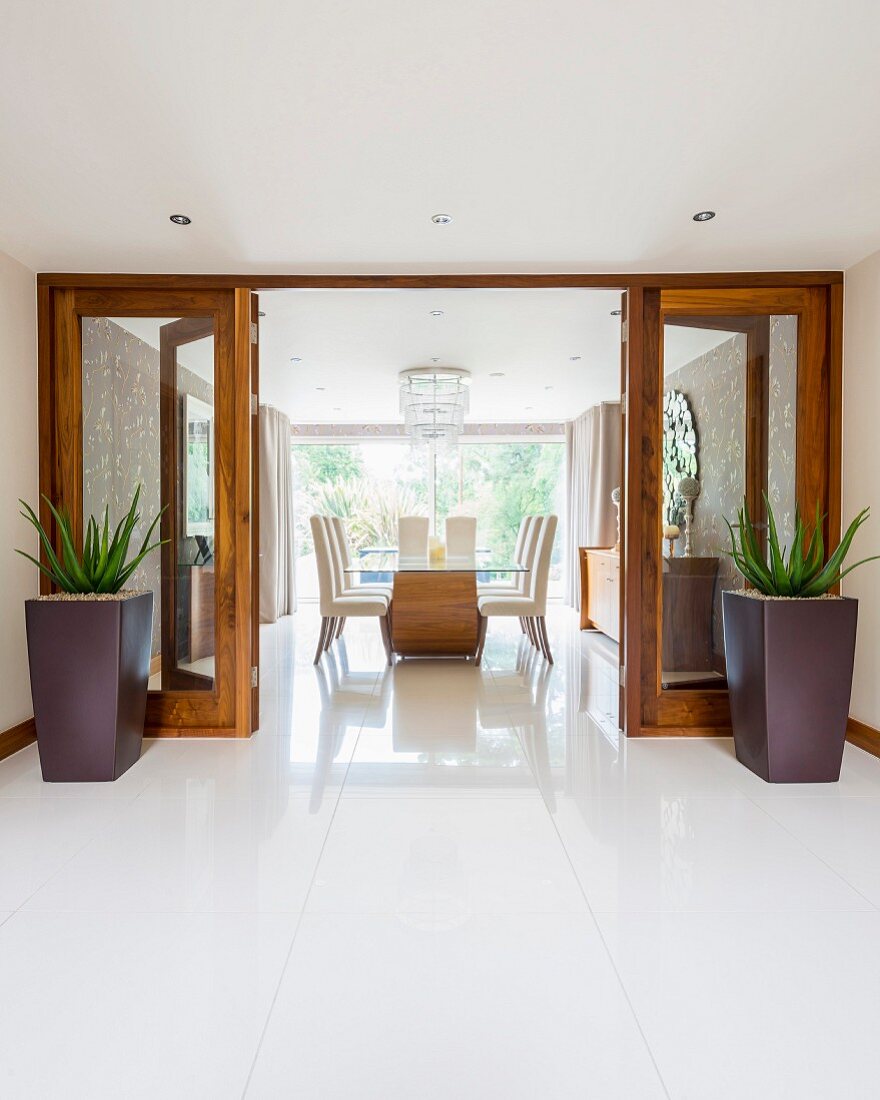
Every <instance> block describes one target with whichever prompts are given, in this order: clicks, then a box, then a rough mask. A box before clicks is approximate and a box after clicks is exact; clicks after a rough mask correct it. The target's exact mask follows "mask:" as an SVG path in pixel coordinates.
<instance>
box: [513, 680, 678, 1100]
mask: <svg viewBox="0 0 880 1100" xmlns="http://www.w3.org/2000/svg"><path fill="white" fill-rule="evenodd" d="M551 674H552V672H551ZM566 703H567V700H566ZM505 709H506V710H507V713H508V717H513V716H512V713H511V711H510V708H509V707H508V705H507V703H506V702H505ZM511 727H512V728H513V729H514V730H515V731H516V736H517V738H518V739H519V742H520V748H521V749H522V751H523V754H524V755H525V757H526V763H527V764H528V766H529V768H530V769H531V770H532V774H533V775H534V769H532V767H531V763H529V759H528V755H527V754H526V752H525V745H524V744H523V742H522V737H521V735H520V732H519V731H520V728H521V727H519V726H517V725H514V724H513V723H511ZM535 781H536V782H537V777H536V778H535ZM539 790H540V787H539ZM541 801H542V803H543V805H544V810H545V811H546V813H547V817H548V818H549V820H550V827H551V828H552V829H553V832H554V833H555V834H556V839H557V840H558V841H559V845H560V847H561V849H562V854H563V857H564V859H565V862H566V863H567V864H568V867H569V869H570V871H571V873H572V875H573V876H574V881H575V882H576V883H577V887H578V890H579V891H580V894H581V896H582V897H583V899H584V904H585V905H586V907H587V913H588V914H589V918H590V920H591V921H592V923H593V927H594V929H595V930H596V934H597V936H598V937H599V941H600V943H601V944H602V948H603V950H604V951H605V955H606V958H607V959H608V963H609V965H610V966H611V969H612V970H613V971H614V976H615V977H616V978H617V983H618V986H619V987H620V991H621V993H622V994H623V998H624V1000H625V1001H626V1004H627V1007H628V1008H629V1011H630V1014H631V1016H632V1020H633V1023H634V1024H635V1026H636V1029H637V1030H638V1033H639V1035H640V1036H641V1038H642V1042H643V1043H644V1046H645V1050H646V1051H647V1054H648V1057H649V1059H650V1060H651V1065H652V1066H653V1067H654V1072H655V1073H656V1074H657V1080H658V1081H659V1082H660V1087H661V1088H662V1089H663V1092H664V1094H665V1096H666V1097H667V1100H671V1094H670V1092H669V1089H668V1088H667V1085H666V1081H665V1080H664V1078H663V1074H662V1073H661V1072H660V1066H659V1064H658V1062H657V1058H656V1057H655V1055H654V1051H653V1050H652V1048H651V1044H650V1043H649V1042H648V1037H647V1035H646V1034H645V1029H644V1028H643V1026H642V1022H641V1020H640V1019H639V1017H638V1013H637V1012H636V1009H635V1005H634V1004H633V1002H632V998H631V997H630V994H629V990H628V989H627V988H626V985H625V983H624V981H623V977H622V975H621V973H620V971H619V970H618V968H617V964H616V963H615V961H614V956H613V955H612V953H611V949H610V948H609V946H608V943H607V941H606V939H605V936H604V934H603V932H602V928H601V926H600V925H599V922H598V920H597V919H596V914H595V913H594V912H593V907H592V905H591V904H590V899H589V897H588V896H587V892H586V890H585V888H584V885H583V883H582V882H581V880H580V876H579V875H578V873H577V871H576V870H575V866H574V863H573V861H572V858H571V855H570V854H569V851H568V848H567V847H566V844H565V841H564V840H563V839H562V834H561V833H560V832H559V828H558V826H557V824H556V820H555V818H554V815H553V814H552V813H551V812H550V807H549V806H548V805H547V802H546V800H545V799H544V798H542V799H541Z"/></svg>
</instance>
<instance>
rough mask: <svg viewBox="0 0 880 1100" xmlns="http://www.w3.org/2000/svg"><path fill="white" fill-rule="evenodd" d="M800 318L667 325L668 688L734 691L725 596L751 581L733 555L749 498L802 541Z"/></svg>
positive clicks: (664, 665)
mask: <svg viewBox="0 0 880 1100" xmlns="http://www.w3.org/2000/svg"><path fill="white" fill-rule="evenodd" d="M797 331H798V319H797V317H796V316H791V315H787V316H773V315H770V316H757V315H752V316H722V315H696V316H687V315H674V316H668V317H667V318H666V319H665V323H664V328H663V412H662V417H663V418H662V471H661V477H662V522H663V532H662V535H663V543H662V553H661V562H662V586H661V605H662V638H661V678H662V686H663V688H664V689H667V690H670V689H678V690H680V689H682V688H687V687H695V686H699V687H703V688H723V687H726V679H725V672H726V666H725V655H724V630H723V620H722V599H721V594H722V592H723V591H724V590H725V589H740V588H743V587H744V581H743V578H742V577H741V576H740V574H739V573H738V572H737V571H736V569H735V567H734V565H733V562H732V560H731V559H730V558H729V557H728V556H727V554H726V550H727V549H728V548H729V545H730V536H729V533H728V530H727V522H730V523H736V517H737V513H738V511H739V509H740V508H742V506H743V502H744V501H745V502H746V503H747V505H748V508H749V511H750V514H751V516H752V518H753V520H754V521H755V523H756V525H757V527H758V530H759V532H760V535H761V537H762V538H764V537H765V533H766V526H767V524H766V519H767V516H766V507H765V498H769V500H770V502H771V504H772V506H773V510H774V514H775V515H776V517H777V523H778V527H779V536H780V539H781V540H782V541H783V542H786V541H787V543H788V544H790V541H791V531H792V528H793V523H794V506H795V478H794V470H795V450H796V441H795V418H796V413H797Z"/></svg>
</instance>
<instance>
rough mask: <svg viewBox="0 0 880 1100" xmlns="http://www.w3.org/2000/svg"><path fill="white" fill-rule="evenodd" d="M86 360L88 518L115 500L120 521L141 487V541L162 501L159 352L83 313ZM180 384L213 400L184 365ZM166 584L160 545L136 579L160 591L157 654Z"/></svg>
mask: <svg viewBox="0 0 880 1100" xmlns="http://www.w3.org/2000/svg"><path fill="white" fill-rule="evenodd" d="M82 364H83V367H82V369H83V516H84V518H86V519H87V518H88V517H89V516H90V515H94V516H95V518H96V519H97V520H99V521H101V520H102V518H103V515H104V506H105V505H107V504H109V506H110V524H111V527H113V526H115V524H117V523H118V522H119V520H120V519H121V518H122V516H123V515H125V513H126V512H127V511H128V509H129V506H130V505H131V500H132V497H133V496H134V492H135V489H136V488H137V486H138V485H139V484H140V485H142V486H143V488H142V489H141V499H140V504H139V510H140V512H141V517H142V518H141V521H140V523H139V524H138V526H137V527H136V528H135V532H134V535H133V537H132V545H136V546H139V545H140V543H141V542H142V541H143V538H144V535H145V534H146V530H147V527H148V526H149V524H150V523H151V522H152V519H153V517H154V516H155V515H156V513H157V512H158V511H159V508H160V507H161V501H160V493H161V482H160V478H161V474H160V440H159V352H158V350H157V349H156V348H154V347H151V346H150V345H149V344H147V343H145V342H144V341H143V340H140V339H138V337H136V336H133V335H132V334H131V333H130V332H128V331H127V330H126V329H124V328H122V326H121V325H118V324H116V322H115V321H112V320H110V318H108V317H84V318H83V324H82ZM178 388H179V391H180V392H181V393H187V392H189V393H193V394H195V395H196V396H197V397H199V398H200V399H201V400H202V401H205V402H206V403H207V404H210V405H213V403H214V396H213V387H212V386H211V385H210V384H209V383H208V382H206V381H205V380H204V379H202V378H200V377H199V376H198V375H196V374H194V373H193V372H192V371H189V370H187V368H186V367H184V366H182V365H180V364H179V365H178ZM161 582H162V575H161V555H160V554H159V552H158V551H155V552H154V553H152V554H150V555H149V556H148V557H147V558H146V559H145V560H144V562H143V563H142V565H141V566H140V568H139V569H138V570H137V572H136V573H135V574H134V576H133V578H132V581H131V584H132V587H135V588H144V589H150V590H151V591H152V592H153V647H152V652H153V654H154V655H156V654H157V653H159V651H160V623H161V604H160V599H161Z"/></svg>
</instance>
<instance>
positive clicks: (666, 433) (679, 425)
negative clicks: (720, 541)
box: [663, 390, 699, 526]
mask: <svg viewBox="0 0 880 1100" xmlns="http://www.w3.org/2000/svg"><path fill="white" fill-rule="evenodd" d="M698 447H699V441H698V439H697V422H696V419H695V417H694V414H693V410H692V409H691V404H690V401H688V399H687V396H686V395H685V394H683V393H682V392H681V391H680V390H668V391H667V392H666V393H665V394H664V395H663V523H664V525H668V526H671V525H677V526H680V520H681V514H682V508H683V505H684V502H683V501H682V499H681V498H680V497H679V496H678V494H677V493H676V486H677V485H678V483H679V481H680V480H681V479H682V478H683V477H693V478H696V477H698V476H699V459H698Z"/></svg>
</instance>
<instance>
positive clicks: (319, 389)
mask: <svg viewBox="0 0 880 1100" xmlns="http://www.w3.org/2000/svg"><path fill="white" fill-rule="evenodd" d="M315 389H316V390H317V391H318V393H323V392H324V387H323V386H315Z"/></svg>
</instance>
